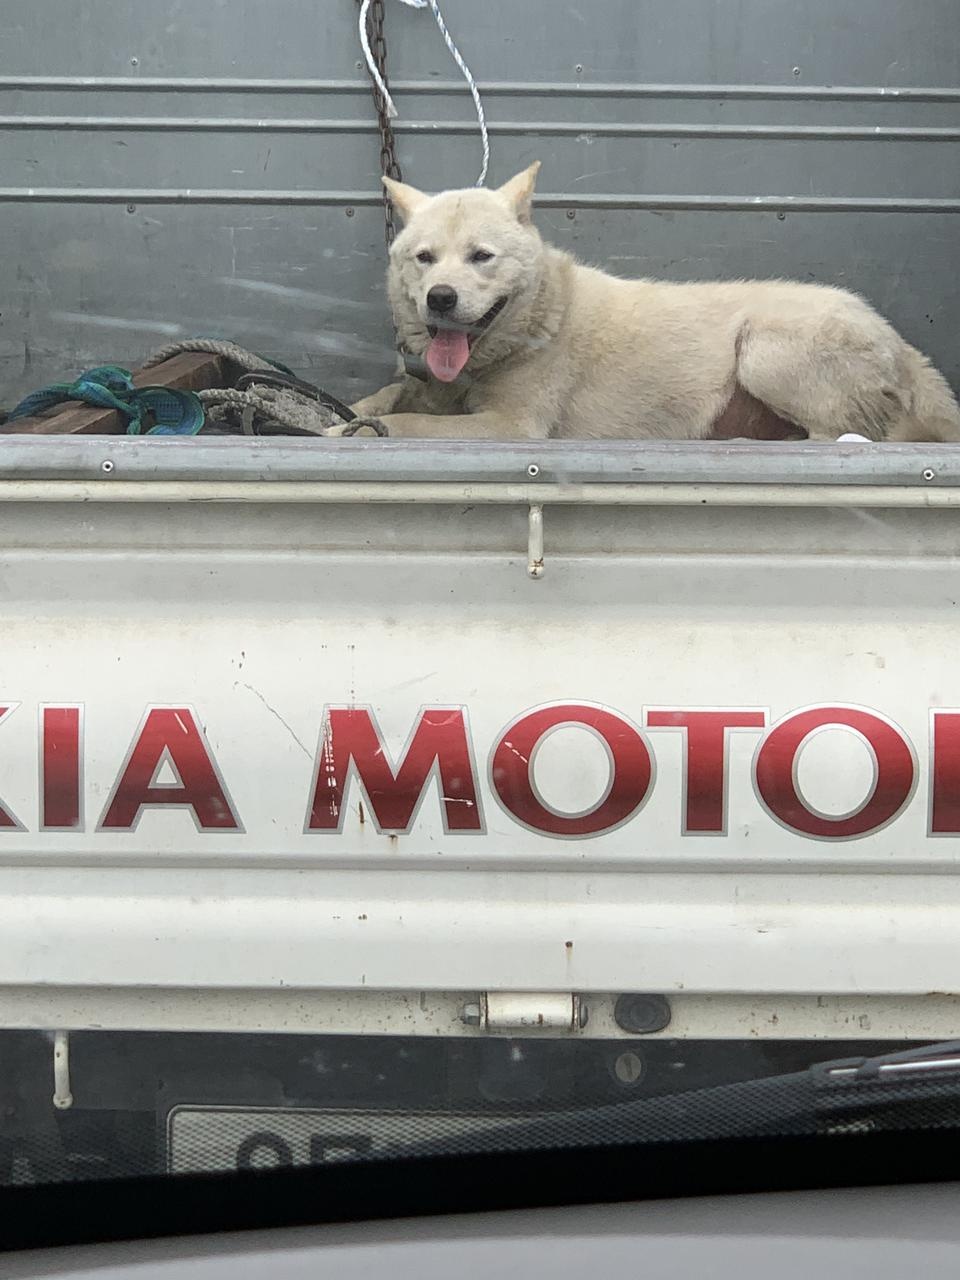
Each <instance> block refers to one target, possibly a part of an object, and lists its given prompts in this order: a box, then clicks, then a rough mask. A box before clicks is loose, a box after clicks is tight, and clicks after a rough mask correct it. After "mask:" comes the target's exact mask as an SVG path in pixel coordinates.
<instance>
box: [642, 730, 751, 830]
mask: <svg viewBox="0 0 960 1280" xmlns="http://www.w3.org/2000/svg"><path fill="white" fill-rule="evenodd" d="M766 723H767V713H766V712H765V711H734V710H730V711H683V710H680V711H668V710H665V709H660V708H657V709H656V710H653V709H651V710H650V711H648V712H647V727H648V728H650V729H682V730H683V731H684V735H683V736H684V739H685V741H684V771H683V772H684V777H685V779H686V787H685V788H684V790H685V792H686V794H685V795H684V797H683V834H684V835H723V833H724V832H725V831H726V829H727V828H726V816H727V815H726V808H727V736H728V733H729V731H730V730H731V729H762V728H763V727H764V725H765V724H766Z"/></svg>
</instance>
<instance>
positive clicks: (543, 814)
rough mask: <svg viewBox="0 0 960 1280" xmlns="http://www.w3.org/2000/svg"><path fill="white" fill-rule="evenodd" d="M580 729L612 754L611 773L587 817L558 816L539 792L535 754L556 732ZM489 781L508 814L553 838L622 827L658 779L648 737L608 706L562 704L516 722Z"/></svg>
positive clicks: (497, 753)
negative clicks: (654, 772) (588, 732)
mask: <svg viewBox="0 0 960 1280" xmlns="http://www.w3.org/2000/svg"><path fill="white" fill-rule="evenodd" d="M567 727H581V728H584V729H587V730H588V731H590V732H591V733H593V734H595V735H596V737H598V738H599V739H600V741H601V742H602V743H603V745H604V746H605V747H606V749H607V753H608V756H609V767H610V774H609V779H608V782H607V787H606V790H605V791H604V794H603V796H602V797H601V798H600V800H599V801H598V802H597V803H596V804H595V805H594V806H593V807H592V808H590V809H588V810H586V812H585V813H575V814H566V813H559V812H558V811H557V810H556V809H553V808H551V807H550V806H549V805H547V804H546V803H545V802H544V800H543V799H542V798H541V797H540V795H539V794H538V793H537V788H536V783H535V781H534V776H533V773H534V761H535V758H536V753H537V750H538V748H539V747H540V745H541V743H542V742H543V740H544V738H545V737H546V736H547V734H549V733H551V732H552V731H553V730H555V729H561V728H567ZM490 780H491V782H492V784H493V789H494V791H495V793H496V795H497V798H498V799H499V801H500V803H501V804H502V805H503V807H504V809H506V811H507V813H509V814H511V815H512V816H513V817H514V818H516V820H517V822H519V823H521V824H522V825H523V826H525V827H529V828H530V830H531V831H541V832H543V834H544V835H548V836H566V837H571V836H595V835H600V834H602V833H603V832H604V831H612V830H613V829H614V828H615V827H619V826H622V824H623V823H624V822H626V821H627V820H628V819H629V818H632V817H633V815H634V814H635V813H636V812H637V810H638V809H639V808H640V806H641V805H642V804H643V802H644V800H646V798H647V795H648V793H649V790H650V784H651V782H652V780H653V760H652V758H651V755H650V751H649V749H648V748H647V744H646V743H645V742H644V740H643V736H642V734H641V733H640V731H639V730H638V729H636V728H635V727H634V726H633V725H632V724H630V723H629V722H628V721H626V720H624V719H623V717H622V716H620V715H618V714H617V713H616V712H615V711H610V710H608V709H607V708H606V707H598V706H594V705H593V704H592V703H586V702H562V703H557V704H556V705H553V706H546V707H537V708H536V709H535V710H533V711H528V712H527V713H526V714H525V715H522V716H520V718H519V719H518V720H514V721H513V723H512V724H510V725H508V727H507V728H506V729H505V730H504V732H503V733H502V734H501V736H500V740H499V742H498V743H497V745H496V746H495V747H494V749H493V755H492V757H491V761H490Z"/></svg>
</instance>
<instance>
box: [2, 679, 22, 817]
mask: <svg viewBox="0 0 960 1280" xmlns="http://www.w3.org/2000/svg"><path fill="white" fill-rule="evenodd" d="M19 705H20V704H19V703H18V702H7V703H4V704H2V705H0V725H2V724H3V722H4V721H5V720H6V719H7V718H8V717H9V716H10V715H12V714H13V712H14V711H16V709H17V707H18V706H19ZM23 830H24V827H23V823H21V822H19V821H18V820H17V819H16V818H15V817H14V816H13V814H12V813H11V812H10V810H9V809H8V808H7V806H6V805H5V804H4V803H3V801H2V800H0V831H23Z"/></svg>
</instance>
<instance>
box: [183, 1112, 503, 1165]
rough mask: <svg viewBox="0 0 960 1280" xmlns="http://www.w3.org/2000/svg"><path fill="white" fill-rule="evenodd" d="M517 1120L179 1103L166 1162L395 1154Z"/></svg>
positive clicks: (298, 1161)
mask: <svg viewBox="0 0 960 1280" xmlns="http://www.w3.org/2000/svg"><path fill="white" fill-rule="evenodd" d="M517 1119H518V1117H517V1116H516V1115H513V1116H507V1115H502V1114H493V1113H491V1112H486V1113H484V1114H475V1113H464V1112H454V1111H451V1112H437V1111H430V1112H423V1111H420V1112H418V1111H362V1110H342V1111H332V1110H331V1111H328V1110H324V1109H321V1108H317V1109H307V1108H283V1107H197V1106H177V1107H174V1108H173V1109H172V1110H171V1111H170V1112H169V1113H168V1115H167V1168H168V1170H169V1172H170V1173H208V1172H209V1173H213V1172H219V1171H223V1170H228V1169H229V1170H236V1169H274V1168H279V1167H284V1166H287V1167H289V1166H294V1165H310V1164H327V1163H332V1162H335V1161H338V1160H351V1159H356V1158H357V1157H376V1156H380V1155H383V1156H388V1155H399V1154H401V1153H402V1152H403V1151H404V1150H410V1149H411V1148H413V1147H420V1146H422V1145H423V1144H424V1143H427V1142H432V1141H436V1140H438V1139H453V1138H455V1137H456V1136H457V1135H465V1134H468V1133H475V1132H477V1131H478V1130H484V1129H494V1128H497V1127H498V1126H499V1125H503V1124H505V1123H510V1122H511V1121H516V1120H517Z"/></svg>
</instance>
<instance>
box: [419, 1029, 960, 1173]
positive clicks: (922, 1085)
mask: <svg viewBox="0 0 960 1280" xmlns="http://www.w3.org/2000/svg"><path fill="white" fill-rule="evenodd" d="M898 1117H899V1118H900V1121H901V1122H902V1126H901V1125H898ZM502 1120H503V1123H502V1124H496V1125H490V1126H489V1127H484V1128H482V1129H478V1130H472V1131H470V1132H464V1131H463V1130H462V1129H461V1130H459V1131H458V1130H457V1129H456V1127H455V1126H454V1127H452V1128H451V1132H450V1134H449V1136H448V1137H443V1138H431V1139H429V1140H426V1139H425V1140H424V1142H423V1143H422V1144H416V1145H413V1146H411V1144H410V1143H409V1138H408V1139H407V1141H406V1142H404V1145H403V1149H402V1151H401V1150H398V1151H397V1153H396V1154H397V1156H398V1157H401V1156H402V1157H403V1158H409V1157H411V1156H427V1155H440V1154H444V1155H454V1154H455V1155H467V1154H479V1153H482V1152H504V1151H523V1150H533V1149H537V1148H539V1149H544V1148H554V1149H563V1148H568V1147H586V1146H589V1147H603V1146H623V1145H639V1144H644V1143H663V1142H702V1141H704V1140H709V1139H717V1140H723V1139H735V1138H748V1137H771V1136H782V1137H788V1136H812V1135H818V1134H829V1133H842V1132H850V1131H854V1132H855V1131H858V1130H861V1131H866V1130H869V1129H879V1128H890V1129H895V1128H897V1127H907V1128H913V1127H918V1126H919V1125H921V1124H922V1125H925V1126H931V1125H934V1126H941V1127H946V1126H954V1125H955V1126H957V1127H960V1042H958V1041H946V1042H943V1043H940V1044H931V1045H927V1046H923V1047H921V1048H918V1049H908V1050H905V1051H903V1052H898V1053H886V1054H879V1055H876V1056H874V1057H862V1058H841V1059H834V1060H832V1061H827V1062H821V1063H814V1064H813V1065H811V1066H810V1067H807V1068H805V1069H804V1070H802V1071H794V1072H790V1073H787V1074H783V1075H773V1076H760V1077H758V1078H756V1079H753V1080H745V1081H739V1082H736V1083H734V1084H723V1085H713V1086H710V1087H708V1088H703V1089H692V1090H689V1091H686V1092H680V1093H672V1094H666V1095H658V1096H654V1097H647V1098H636V1099H631V1100H630V1101H628V1102H617V1103H612V1104H609V1105H604V1104H595V1105H593V1106H590V1107H578V1108H575V1109H567V1110H563V1111H550V1112H541V1113H540V1114H538V1115H534V1116H531V1115H526V1116H521V1115H517V1116H512V1117H506V1116H504V1117H502Z"/></svg>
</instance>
